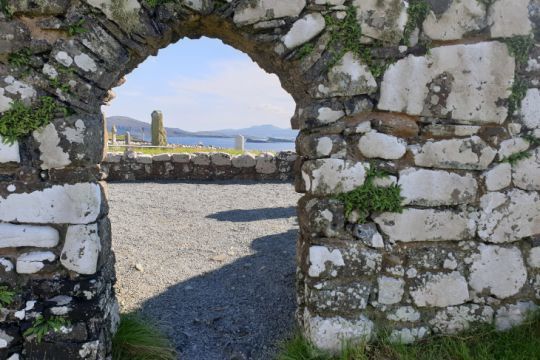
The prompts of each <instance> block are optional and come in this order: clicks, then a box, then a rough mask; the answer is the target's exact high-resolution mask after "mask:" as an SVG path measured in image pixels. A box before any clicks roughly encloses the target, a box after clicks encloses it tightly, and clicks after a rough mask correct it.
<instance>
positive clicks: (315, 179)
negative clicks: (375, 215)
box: [302, 159, 366, 195]
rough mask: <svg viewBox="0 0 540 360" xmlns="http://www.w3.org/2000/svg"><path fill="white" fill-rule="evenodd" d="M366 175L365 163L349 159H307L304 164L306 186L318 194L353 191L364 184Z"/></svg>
mask: <svg viewBox="0 0 540 360" xmlns="http://www.w3.org/2000/svg"><path fill="white" fill-rule="evenodd" d="M365 176H366V169H365V167H364V164H362V163H358V162H353V161H348V160H341V159H320V160H313V161H306V162H304V165H303V166H302V179H303V180H304V184H305V188H306V190H307V191H308V192H310V193H312V194H316V195H328V194H339V193H344V192H348V191H352V190H354V189H355V188H356V187H358V186H362V185H363V184H364V181H365Z"/></svg>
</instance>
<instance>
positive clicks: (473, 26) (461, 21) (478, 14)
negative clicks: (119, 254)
mask: <svg viewBox="0 0 540 360" xmlns="http://www.w3.org/2000/svg"><path fill="white" fill-rule="evenodd" d="M486 26H487V23H486V10H485V6H484V4H482V3H480V2H479V1H460V0H451V1H450V6H449V7H448V8H447V9H446V10H445V11H444V12H443V13H441V14H436V13H435V12H434V11H433V10H432V11H430V12H429V14H428V16H427V18H426V20H425V21H424V23H423V29H424V33H425V34H426V35H427V36H429V37H430V38H431V39H433V40H445V41H447V40H458V39H461V38H463V36H464V35H466V34H467V33H471V32H476V31H479V30H482V29H484V28H485V27H486Z"/></svg>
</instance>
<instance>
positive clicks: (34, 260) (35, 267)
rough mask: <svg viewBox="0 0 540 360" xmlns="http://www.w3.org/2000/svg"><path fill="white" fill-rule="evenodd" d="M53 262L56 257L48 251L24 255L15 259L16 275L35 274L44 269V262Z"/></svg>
mask: <svg viewBox="0 0 540 360" xmlns="http://www.w3.org/2000/svg"><path fill="white" fill-rule="evenodd" d="M55 260H56V255H54V254H53V253H52V252H50V251H44V252H29V253H24V254H22V255H20V256H19V257H18V258H17V273H19V274H35V273H37V272H38V271H40V270H41V269H43V268H44V267H45V263H46V262H49V263H51V262H53V261H55Z"/></svg>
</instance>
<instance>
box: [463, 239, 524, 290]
mask: <svg viewBox="0 0 540 360" xmlns="http://www.w3.org/2000/svg"><path fill="white" fill-rule="evenodd" d="M478 250H479V254H476V255H475V256H473V258H472V260H473V262H472V264H471V267H470V275H469V284H470V285H471V288H473V289H474V290H475V291H476V292H477V293H488V294H489V295H493V296H495V297H497V298H499V299H504V298H507V297H510V296H512V295H515V294H517V293H518V292H519V291H520V290H521V288H522V287H523V285H525V282H526V281H527V270H526V269H525V264H524V262H523V254H522V253H521V251H520V250H519V249H518V248H517V247H511V248H503V247H500V246H495V245H484V244H481V245H480V246H479V247H478Z"/></svg>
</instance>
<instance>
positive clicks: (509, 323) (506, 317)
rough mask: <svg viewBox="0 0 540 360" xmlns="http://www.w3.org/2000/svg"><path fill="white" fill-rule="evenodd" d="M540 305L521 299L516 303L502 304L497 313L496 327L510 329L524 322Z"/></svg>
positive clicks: (501, 329)
mask: <svg viewBox="0 0 540 360" xmlns="http://www.w3.org/2000/svg"><path fill="white" fill-rule="evenodd" d="M537 310H538V305H536V304H535V303H533V302H531V301H520V302H518V303H515V304H509V305H505V306H502V307H501V308H499V310H497V314H496V315H495V327H496V328H497V330H499V331H505V330H508V329H510V328H512V327H514V326H517V325H520V324H522V323H523V322H524V321H525V320H526V319H527V318H529V317H530V316H531V315H532V314H534V312H535V311H537Z"/></svg>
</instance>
